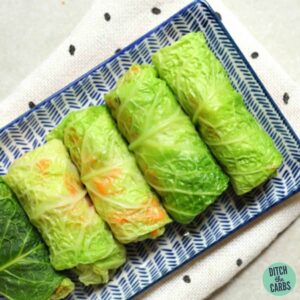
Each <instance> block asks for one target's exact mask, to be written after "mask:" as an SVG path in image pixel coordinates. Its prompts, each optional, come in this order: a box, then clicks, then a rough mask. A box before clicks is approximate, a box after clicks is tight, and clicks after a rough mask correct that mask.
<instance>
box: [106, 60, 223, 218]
mask: <svg viewBox="0 0 300 300" xmlns="http://www.w3.org/2000/svg"><path fill="white" fill-rule="evenodd" d="M105 101H106V103H107V105H108V107H109V108H110V109H111V111H112V115H113V116H114V118H115V119H116V120H117V124H118V127H119V129H120V131H121V132H122V133H123V135H124V136H125V137H126V139H127V140H128V142H129V143H130V144H129V149H130V150H132V151H133V152H134V154H135V157H136V159H137V162H138V164H139V166H140V169H141V170H142V171H143V173H144V176H145V178H146V180H147V181H148V183H149V184H150V185H151V186H152V187H153V188H154V189H155V190H156V191H157V192H158V193H159V194H160V195H161V197H162V199H163V204H164V206H165V208H166V209H167V211H168V212H169V213H170V214H171V216H172V217H173V218H174V219H175V220H176V221H178V222H180V223H189V222H191V221H192V220H193V219H194V218H195V217H196V216H197V215H198V214H199V213H201V212H202V211H203V210H204V209H205V208H206V207H207V206H208V205H210V204H211V203H212V202H214V200H215V199H216V197H218V196H219V195H220V194H221V193H222V192H223V191H224V190H225V189H226V188H227V183H228V178H227V176H226V175H224V174H223V172H222V171H221V169H220V168H219V166H218V165H217V164H216V163H215V161H214V159H213V158H212V156H211V155H210V153H209V151H208V149H207V147H206V146H205V144H204V143H203V142H202V140H201V139H200V137H199V135H198V133H197V132H196V130H195V128H194V126H193V124H192V122H191V121H190V120H189V118H188V117H187V116H186V115H185V114H184V112H183V111H182V110H181V108H180V106H179V104H178V103H177V101H176V99H175V97H174V96H173V94H172V92H171V90H170V89H169V88H168V86H167V85H166V83H165V82H164V81H163V80H161V79H159V78H157V73H156V71H155V69H154V68H153V67H152V66H150V65H141V66H139V65H133V66H132V67H131V68H130V69H129V71H128V72H126V73H125V75H124V76H123V77H122V78H121V79H120V80H119V81H118V83H117V86H116V88H115V89H114V90H112V91H111V92H110V93H109V94H107V95H106V96H105Z"/></svg>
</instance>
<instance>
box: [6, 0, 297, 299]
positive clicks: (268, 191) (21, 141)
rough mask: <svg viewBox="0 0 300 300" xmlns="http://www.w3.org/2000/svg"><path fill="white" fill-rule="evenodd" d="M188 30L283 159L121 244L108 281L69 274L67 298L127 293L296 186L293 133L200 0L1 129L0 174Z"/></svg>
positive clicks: (188, 257) (140, 288)
mask: <svg viewBox="0 0 300 300" xmlns="http://www.w3.org/2000/svg"><path fill="white" fill-rule="evenodd" d="M192 31H202V32H204V33H205V36H206V38H207V41H208V44H209V46H210V48H211V49H212V50H213V52H214V53H215V54H216V56H217V57H218V58H219V60H220V61H221V62H222V64H223V66H224V67H225V68H226V70H227V72H228V74H229V77H230V80H231V82H232V84H233V85H234V87H235V88H236V89H237V90H238V91H239V92H240V93H241V94H242V95H243V98H244V101H245V103H246V105H247V107H248V109H249V111H250V112H251V113H252V114H253V115H254V116H255V117H256V119H257V120H258V122H259V123H260V124H261V125H262V127H263V128H264V129H265V130H266V131H267V132H268V134H269V135H270V136H271V137H272V138H273V140H274V142H275V144H276V146H277V148H278V149H279V151H280V152H281V153H282V155H283V157H284V162H283V165H282V166H281V167H280V169H279V171H278V174H277V176H276V177H274V178H272V179H271V180H269V181H268V182H266V183H265V184H264V185H262V186H260V187H259V188H257V189H255V190H254V191H252V192H251V193H249V194H247V195H245V196H244V197H237V196H236V195H235V194H234V193H233V191H232V189H231V188H230V189H229V190H228V191H227V192H226V193H224V194H223V195H222V196H221V197H219V199H218V200H217V201H216V202H215V203H214V204H213V205H211V206H210V207H209V208H208V209H207V210H206V211H205V212H204V213H203V214H201V215H200V216H199V217H198V218H196V220H195V221H194V222H193V223H191V224H189V225H180V224H175V223H174V224H172V225H170V226H168V228H167V230H166V233H165V234H164V236H162V237H160V238H158V239H157V240H155V241H152V240H147V241H144V242H140V243H138V244H134V245H133V244H131V245H128V246H127V250H128V260H127V263H126V264H125V266H124V267H123V268H121V269H120V270H119V271H118V272H117V274H116V275H115V276H114V278H113V280H112V281H111V282H110V283H109V284H107V285H105V286H103V287H98V288H95V287H84V286H83V285H81V284H80V283H78V282H76V288H75V291H74V292H73V293H72V294H71V295H70V296H69V297H68V299H69V300H71V299H72V300H74V299H129V298H132V297H134V296H136V295H137V294H139V293H141V292H142V291H144V290H145V289H146V288H148V287H150V286H151V285H153V284H154V283H155V282H157V281H159V280H160V279H162V278H163V277H164V276H166V275H167V274H169V273H171V272H173V271H175V270H176V269H178V268H179V267H181V266H182V265H184V264H186V263H187V262H189V261H190V260H191V259H193V258H195V257H196V256H199V255H200V254H201V253H203V252H204V251H206V250H207V249H209V248H211V247H212V246H213V245H215V244H216V243H218V242H220V241H221V240H223V239H224V238H226V237H228V236H229V235H230V234H232V233H233V232H235V231H237V230H239V229H240V228H241V227H243V226H245V225H246V224H248V223H249V222H250V221H252V220H254V219H255V218H257V217H259V216H260V215H262V214H263V213H265V212H267V211H268V210H270V209H271V208H272V207H274V206H276V205H278V204H279V203H281V202H283V201H285V200H286V199H288V198H289V197H290V196H292V195H293V194H295V193H296V192H298V191H299V190H300V168H299V161H300V154H299V148H300V141H299V139H298V137H297V135H296V134H295V133H294V131H293V130H292V128H291V127H290V125H289V124H288V122H287V120H286V119H285V118H284V117H283V115H282V114H281V112H280V110H279V109H278V107H277V106H276V104H275V102H274V101H273V100H272V99H271V97H270V95H269V93H268V92H267V91H266V89H265V88H264V86H263V85H262V83H261V81H260V80H259V79H258V77H257V75H256V74H255V72H254V71H253V70H252V68H251V66H250V65H249V63H248V62H247V61H246V59H245V57H244V56H243V54H242V53H241V51H240V50H239V48H238V47H237V45H236V44H235V42H234V41H233V39H232V38H231V36H230V35H229V33H228V32H227V30H226V29H225V27H224V26H223V24H222V22H221V21H220V20H219V19H218V17H216V15H215V13H214V11H213V10H212V8H211V7H210V6H209V5H208V4H207V3H206V2H205V1H201V0H198V1H194V2H192V3H191V4H189V5H188V6H186V7H185V8H183V9H182V10H180V11H179V12H178V13H177V14H175V15H174V16H172V17H170V18H169V19H168V20H166V21H165V22H163V23H162V24H161V25H159V26H158V27H156V28H155V29H153V30H151V31H150V32H148V33H147V34H145V35H144V36H142V37H141V38H139V39H138V40H136V41H135V42H134V43H132V44H131V45H129V46H128V47H126V48H124V49H123V50H122V51H120V52H119V53H117V54H116V55H114V56H112V57H111V58H109V59H108V60H106V61H104V62H103V63H101V64H100V65H98V66H96V67H95V68H94V69H92V70H91V71H89V72H88V73H86V74H84V75H83V76H81V77H80V78H78V79H77V80H75V81H74V82H72V83H70V84H69V85H68V86H66V87H65V88H63V89H62V90H60V91H58V92H56V93H55V94H54V95H52V96H51V97H49V98H47V99H46V100H44V101H42V102H41V103H40V104H38V105H37V106H36V107H35V108H34V109H32V110H30V111H29V112H27V113H25V114H23V115H22V116H20V117H19V118H18V119H16V120H14V121H13V122H11V123H10V124H8V125H7V126H5V127H4V128H2V129H0V174H5V173H6V172H7V169H8V167H9V165H10V164H11V163H12V162H13V161H14V160H15V159H16V158H18V157H20V156H21V155H22V154H24V153H25V152H28V151H30V150H32V149H34V148H36V147H38V146H39V145H41V144H43V143H44V142H45V136H46V134H47V133H48V132H49V131H50V130H51V129H52V128H54V127H55V126H56V125H57V124H58V123H59V122H60V121H61V120H62V118H63V117H64V116H65V115H67V114H68V113H69V112H70V111H73V110H77V109H80V108H83V107H87V106H90V105H99V104H103V96H104V94H105V93H107V92H108V91H109V90H110V89H112V88H113V87H114V85H115V83H116V81H117V79H118V78H119V77H120V76H121V75H122V74H124V72H125V71H126V70H127V69H128V68H129V67H130V65H132V64H133V63H138V64H141V63H150V62H151V55H152V54H153V53H154V52H156V51H157V50H158V49H160V48H162V47H164V46H166V45H169V44H171V43H172V42H174V41H176V40H178V39H179V38H180V37H181V36H182V35H184V34H186V33H189V32H192ZM73 279H74V280H75V281H76V279H75V278H73Z"/></svg>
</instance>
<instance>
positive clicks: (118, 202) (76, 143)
mask: <svg viewBox="0 0 300 300" xmlns="http://www.w3.org/2000/svg"><path fill="white" fill-rule="evenodd" d="M52 138H61V139H62V140H63V141H64V144H65V145H66V147H67V149H68V150H69V152H70V155H71V158H72V160H73V162H74V163H75V164H76V166H77V167H78V169H79V171H80V174H81V181H82V182H83V183H84V184H85V186H86V188H87V191H88V193H89V195H90V196H91V199H92V201H93V203H94V205H95V208H96V210H97V212H98V213H99V214H100V216H101V217H102V219H103V220H105V221H106V222H107V223H108V225H109V226H110V228H111V230H112V232H113V233H114V236H115V237H116V238H117V239H118V240H119V241H120V242H121V243H129V242H136V241H139V240H143V239H146V238H155V237H157V236H159V235H161V234H163V232H164V225H166V224H167V223H169V222H170V221H171V220H170V219H169V217H168V215H167V214H166V212H165V210H164V209H163V207H162V206H161V205H160V203H159V200H158V199H157V197H156V195H155V194H154V193H153V192H152V191H151V190H150V188H149V186H148V185H147V183H146V181H145V179H144V178H143V176H142V174H141V172H140V170H139V169H138V167H137V165H136V162H135V159H134V157H133V155H132V154H131V153H130V152H129V151H128V149H127V145H126V143H125V141H124V140H123V139H122V137H121V135H120V134H119V132H118V130H117V129H116V127H115V124H114V121H113V119H112V118H111V116H110V115H109V112H108V111H107V108H106V107H105V106H92V107H89V108H87V109H83V110H80V111H74V112H71V113H70V114H69V115H68V116H67V117H66V118H65V119H64V120H63V121H62V123H61V124H60V125H59V126H58V127H57V128H56V129H54V130H53V131H52V132H51V133H50V134H49V135H48V137H47V139H48V140H51V139H52Z"/></svg>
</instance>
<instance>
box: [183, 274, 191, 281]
mask: <svg viewBox="0 0 300 300" xmlns="http://www.w3.org/2000/svg"><path fill="white" fill-rule="evenodd" d="M182 279H183V281H184V282H185V283H191V278H190V276H189V275H184V276H183V278H182Z"/></svg>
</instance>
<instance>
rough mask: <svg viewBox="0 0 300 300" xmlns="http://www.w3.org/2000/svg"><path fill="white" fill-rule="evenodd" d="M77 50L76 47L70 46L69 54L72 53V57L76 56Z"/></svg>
mask: <svg viewBox="0 0 300 300" xmlns="http://www.w3.org/2000/svg"><path fill="white" fill-rule="evenodd" d="M75 50H76V48H75V46H74V45H70V46H69V53H70V54H71V55H74V53H75Z"/></svg>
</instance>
